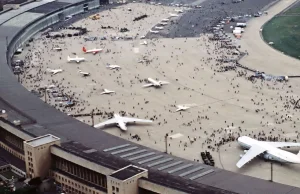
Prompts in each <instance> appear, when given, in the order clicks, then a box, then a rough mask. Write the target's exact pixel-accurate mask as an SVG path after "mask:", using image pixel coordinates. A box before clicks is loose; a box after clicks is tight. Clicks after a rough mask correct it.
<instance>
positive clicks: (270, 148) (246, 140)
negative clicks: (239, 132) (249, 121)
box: [236, 136, 300, 168]
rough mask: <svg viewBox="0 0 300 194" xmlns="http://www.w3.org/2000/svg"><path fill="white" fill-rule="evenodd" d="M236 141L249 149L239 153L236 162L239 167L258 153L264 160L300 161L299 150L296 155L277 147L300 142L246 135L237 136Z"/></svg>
mask: <svg viewBox="0 0 300 194" xmlns="http://www.w3.org/2000/svg"><path fill="white" fill-rule="evenodd" d="M238 143H239V145H240V146H242V147H243V148H245V149H249V150H245V151H244V152H245V154H244V155H240V156H241V159H240V160H239V161H238V163H237V164H236V166H237V167H238V168H241V167H242V166H244V165H245V164H246V163H248V162H250V161H251V160H252V159H253V158H255V157H256V156H258V155H261V156H262V157H263V158H264V159H266V160H274V161H277V162H282V163H297V164H299V163H300V152H299V153H298V154H297V155H296V154H293V153H291V152H288V151H285V150H282V149H279V148H282V147H293V146H299V147H300V143H293V142H268V141H258V140H255V139H252V138H251V137H247V136H242V137H239V138H238Z"/></svg>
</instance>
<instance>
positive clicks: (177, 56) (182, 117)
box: [19, 0, 300, 186]
mask: <svg viewBox="0 0 300 194" xmlns="http://www.w3.org/2000/svg"><path fill="white" fill-rule="evenodd" d="M287 1H289V2H291V1H292V0H284V1H282V2H283V4H284V5H287V3H286V2H287ZM281 6H282V4H276V5H275V6H274V7H272V8H271V9H276V10H277V9H278V10H280V9H281V8H282V7H281ZM128 8H131V9H132V11H128ZM174 9H175V8H174V7H168V6H157V5H149V4H141V3H131V4H126V5H122V6H119V7H117V8H116V9H111V10H106V11H102V12H100V16H101V17H100V20H91V19H83V20H80V21H78V22H76V23H74V24H73V26H82V27H86V28H87V29H88V30H89V31H90V32H89V33H88V34H87V35H85V36H83V37H79V36H78V37H71V38H63V39H61V38H59V39H49V38H46V37H45V36H37V37H36V38H35V40H34V41H33V43H31V44H30V46H29V47H26V48H25V50H24V52H23V54H22V55H20V57H19V58H22V59H24V60H25V63H26V66H27V67H29V68H27V69H26V70H25V73H24V74H23V76H22V83H23V84H24V86H25V87H26V88H27V89H28V90H32V89H33V90H38V88H40V87H43V86H45V85H48V86H49V85H55V86H56V89H55V90H58V91H59V92H58V93H62V94H63V95H64V96H66V97H68V99H69V100H72V101H74V102H75V106H73V107H64V105H63V101H62V99H58V98H55V97H54V93H56V92H54V90H53V89H50V90H49V94H48V100H47V102H48V103H49V104H51V105H52V106H55V107H56V108H57V109H59V110H61V111H63V112H65V113H67V114H81V113H89V112H91V111H92V110H93V109H94V110H95V111H96V112H101V115H100V116H96V117H95V123H98V122H103V121H105V120H107V119H108V118H110V117H111V116H112V113H114V112H115V113H116V112H117V113H118V112H120V113H121V114H123V115H127V116H130V117H138V118H142V119H143V118H145V119H152V120H153V121H154V123H153V124H152V125H130V126H128V131H126V132H122V131H120V129H119V128H117V127H110V128H105V129H95V130H105V131H106V132H107V133H111V134H113V135H116V136H120V137H122V138H124V139H128V140H129V141H133V142H137V143H139V144H142V145H145V146H149V147H151V148H154V149H157V150H160V151H165V138H164V137H165V135H166V134H167V133H168V135H169V138H168V153H170V154H173V155H176V156H179V157H183V158H186V159H190V160H196V161H199V162H202V159H201V157H200V152H201V151H205V150H207V151H210V152H211V154H212V155H213V158H214V159H215V161H216V166H217V167H219V168H225V169H227V170H231V171H234V172H239V173H243V174H247V175H251V176H255V177H259V178H264V179H268V178H269V170H268V168H269V166H270V163H266V162H264V161H263V160H260V159H256V160H255V161H253V162H252V161H251V162H250V163H249V164H247V165H245V167H244V168H243V169H242V170H240V169H237V167H236V166H235V164H236V162H237V161H238V160H239V155H240V154H241V153H243V151H242V150H241V149H240V148H239V146H237V143H236V138H238V137H239V136H241V135H248V136H251V137H255V138H259V139H261V140H266V141H272V140H276V141H299V132H298V130H297V127H298V126H299V124H298V122H299V118H300V117H299V114H298V109H294V106H293V105H292V103H291V100H292V99H298V98H299V94H298V93H299V91H300V90H299V89H298V87H299V83H298V82H299V81H298V80H297V79H293V80H289V82H276V81H262V80H259V79H258V80H255V81H253V82H251V81H249V80H248V77H249V76H251V75H253V73H251V72H246V71H244V70H242V69H235V70H231V71H225V72H224V71H222V69H224V68H226V67H228V66H230V65H231V64H230V63H229V64H228V63H221V62H219V59H223V58H227V59H236V58H237V57H238V56H236V55H233V52H234V50H232V49H225V48H221V43H220V42H219V41H211V40H209V38H208V36H209V35H204V34H202V35H201V36H200V37H197V38H176V39H171V38H160V39H156V38H153V39H146V41H147V43H148V44H147V45H141V44H140V43H142V42H143V41H144V40H145V39H140V38H139V37H140V36H141V35H145V34H147V33H148V32H149V30H150V29H152V27H153V26H155V25H156V24H157V23H158V22H160V21H161V19H164V18H166V17H168V16H169V12H173V11H174ZM183 9H186V10H188V8H183ZM144 13H147V14H148V15H149V17H147V18H145V19H143V20H139V21H136V22H133V19H134V18H135V17H138V16H140V15H141V14H144ZM272 14H275V11H274V12H273V11H271V10H270V14H269V15H268V16H263V17H261V18H256V19H253V20H251V21H250V23H249V26H248V27H247V31H246V33H245V35H244V36H243V38H242V40H241V41H240V42H238V43H237V44H239V45H241V51H244V50H247V51H248V52H249V53H250V55H249V56H247V57H245V58H244V59H242V61H241V62H242V63H243V64H244V63H245V65H252V64H253V65H254V66H253V67H257V68H258V69H263V70H265V71H266V72H272V73H278V74H281V73H283V72H284V73H289V72H291V71H294V72H296V71H297V69H298V68H299V66H297V65H292V64H291V65H290V66H289V68H290V69H289V70H285V68H282V69H283V71H279V69H280V64H278V66H276V68H274V69H275V70H272V68H271V67H270V66H268V65H269V63H267V62H265V61H264V60H262V59H263V57H260V56H261V55H262V54H266V55H267V53H269V52H273V51H270V50H272V49H271V48H270V47H268V45H263V42H261V43H260V45H256V44H253V42H255V43H256V42H259V41H261V40H258V38H259V36H257V35H255V36H254V39H252V38H251V37H252V35H254V34H255V33H257V29H256V28H257V26H259V24H261V25H262V24H263V22H264V21H265V20H266V19H267V17H272ZM259 21H260V22H262V23H259ZM255 23H257V25H254V24H255ZM252 24H253V25H252ZM101 26H102V27H101ZM108 26H110V27H112V28H109V29H108V28H106V29H103V27H108ZM124 27H126V28H128V29H129V30H130V31H129V32H126V33H120V32H119V30H120V28H124ZM60 32H61V33H62V32H64V30H62V31H60ZM65 32H66V31H65ZM251 32H253V33H254V32H255V33H254V34H253V33H251ZM125 35H126V36H132V37H136V38H134V39H133V40H123V39H119V40H112V39H111V37H114V36H118V37H121V36H125ZM90 36H97V37H106V38H107V40H103V41H100V40H97V41H87V42H86V41H84V39H83V38H84V37H90ZM251 44H252V46H251ZM83 46H85V47H87V48H88V49H93V48H103V52H101V53H98V54H95V55H93V54H84V53H83V52H82V47H83ZM256 46H259V47H261V49H262V48H265V50H259V49H258V48H256ZM54 47H60V48H62V51H61V52H59V51H55V50H53V48H54ZM255 50H257V52H254V51H255ZM29 51H30V52H29ZM68 55H69V56H71V57H75V56H76V55H77V56H79V57H85V58H86V61H85V62H82V63H80V64H79V63H68V62H67V56H68ZM277 55H278V57H277V58H278V59H279V58H280V59H281V58H283V59H282V60H287V61H288V60H289V59H284V58H286V56H280V54H279V53H277ZM256 57H259V58H260V59H261V61H259V62H258V61H256ZM252 60H253V61H252ZM270 60H271V59H270ZM272 60H273V59H272ZM274 60H275V59H274ZM107 64H111V65H119V66H121V69H119V70H110V69H108V68H107V67H106V65H107ZM48 68H51V69H58V68H61V69H63V70H64V71H63V72H62V73H58V74H56V75H51V73H49V72H47V69H48ZM78 70H82V71H85V72H89V73H91V75H90V76H88V77H82V76H81V75H80V74H79V73H78ZM285 71H287V72H285ZM149 77H151V78H154V79H159V80H164V81H168V82H170V84H168V85H164V86H163V87H162V88H143V87H142V86H143V85H144V84H146V81H145V80H146V79H147V78H149ZM104 88H106V89H109V90H114V91H116V93H115V94H110V95H101V94H100V93H101V92H102V91H103V89H104ZM51 93H52V94H51ZM55 95H57V94H55ZM42 99H44V97H42ZM60 102H61V104H62V106H61V107H60ZM178 104H197V106H195V107H192V108H190V109H188V110H186V111H182V112H175V110H176V107H175V105H178ZM78 119H80V120H81V121H82V122H85V123H87V124H91V119H90V118H89V117H82V118H78ZM83 133H84V131H83ZM79 135H80V134H79ZM134 135H138V137H139V138H140V139H137V138H133V136H134ZM299 170H300V166H298V165H283V166H280V165H275V171H276V172H275V173H274V175H275V176H274V181H276V182H281V183H285V184H291V185H294V186H298V183H299V179H300V178H299V176H298V171H299ZM287 175H288V176H287Z"/></svg>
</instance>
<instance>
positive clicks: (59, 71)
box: [47, 69, 63, 75]
mask: <svg viewBox="0 0 300 194" xmlns="http://www.w3.org/2000/svg"><path fill="white" fill-rule="evenodd" d="M47 71H48V72H50V73H52V75H55V74H57V73H61V72H63V70H62V69H47Z"/></svg>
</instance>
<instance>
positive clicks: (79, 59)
mask: <svg viewBox="0 0 300 194" xmlns="http://www.w3.org/2000/svg"><path fill="white" fill-rule="evenodd" d="M73 61H74V62H76V63H80V62H81V61H85V58H83V57H78V56H76V57H74V58H71V57H70V56H68V62H73Z"/></svg>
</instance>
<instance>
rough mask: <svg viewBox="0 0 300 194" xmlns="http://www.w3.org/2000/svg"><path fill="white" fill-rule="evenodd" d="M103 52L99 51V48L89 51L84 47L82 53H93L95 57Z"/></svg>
mask: <svg viewBox="0 0 300 194" xmlns="http://www.w3.org/2000/svg"><path fill="white" fill-rule="evenodd" d="M102 50H103V49H97V48H94V49H89V50H87V49H86V48H85V47H82V51H83V52H84V53H93V54H94V55H95V54H97V53H99V52H100V51H102Z"/></svg>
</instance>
